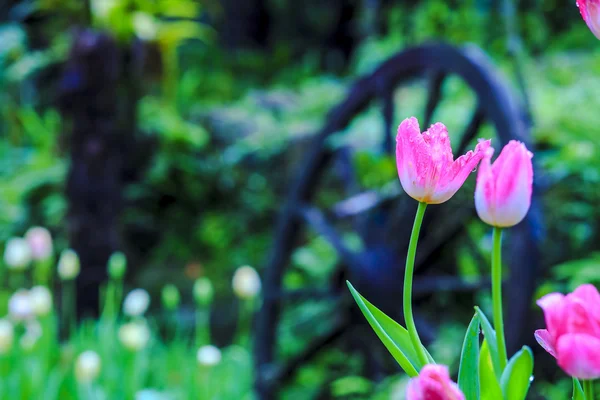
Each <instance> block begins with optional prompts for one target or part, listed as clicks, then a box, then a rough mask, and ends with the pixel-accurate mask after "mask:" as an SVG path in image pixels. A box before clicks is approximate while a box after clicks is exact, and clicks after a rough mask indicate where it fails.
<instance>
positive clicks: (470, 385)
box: [458, 313, 481, 400]
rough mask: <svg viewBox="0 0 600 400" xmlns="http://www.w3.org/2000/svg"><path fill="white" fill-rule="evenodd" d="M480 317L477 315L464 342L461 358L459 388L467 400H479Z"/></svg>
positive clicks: (468, 329)
mask: <svg viewBox="0 0 600 400" xmlns="http://www.w3.org/2000/svg"><path fill="white" fill-rule="evenodd" d="M479 324H480V321H479V315H478V314H477V313H475V315H474V316H473V319H472V320H471V323H470V324H469V327H468V328H467V332H466V333H465V340H464V342H463V347H462V354H461V356H460V369H459V370H458V387H460V389H461V390H462V392H463V393H464V395H465V398H466V399H467V400H479V398H480V392H481V389H480V382H479V380H480V378H479Z"/></svg>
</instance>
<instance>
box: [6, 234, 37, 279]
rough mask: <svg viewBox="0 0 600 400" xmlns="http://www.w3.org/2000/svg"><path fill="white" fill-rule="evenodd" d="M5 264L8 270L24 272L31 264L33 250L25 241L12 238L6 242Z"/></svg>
mask: <svg viewBox="0 0 600 400" xmlns="http://www.w3.org/2000/svg"><path fill="white" fill-rule="evenodd" d="M4 262H5V263H6V267H7V268H8V269H11V270H14V271H22V270H25V269H27V267H28V266H29V264H30V263H31V248H30V247H29V244H28V243H27V241H26V240H25V239H22V238H17V237H15V238H11V239H9V240H8V242H6V247H5V249H4Z"/></svg>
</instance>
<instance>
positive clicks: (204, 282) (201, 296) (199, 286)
mask: <svg viewBox="0 0 600 400" xmlns="http://www.w3.org/2000/svg"><path fill="white" fill-rule="evenodd" d="M213 296H214V289H213V286H212V283H211V282H210V279H208V278H198V279H196V282H194V300H196V304H198V305H199V306H202V307H206V306H208V305H209V304H210V303H212V300H213Z"/></svg>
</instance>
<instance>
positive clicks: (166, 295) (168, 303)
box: [162, 283, 181, 310]
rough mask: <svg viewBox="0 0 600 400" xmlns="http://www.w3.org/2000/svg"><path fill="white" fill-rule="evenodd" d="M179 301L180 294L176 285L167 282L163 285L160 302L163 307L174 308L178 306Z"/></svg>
mask: <svg viewBox="0 0 600 400" xmlns="http://www.w3.org/2000/svg"><path fill="white" fill-rule="evenodd" d="M180 301H181V296H180V294H179V289H177V286H175V285H173V284H170V283H169V284H168V285H165V287H163V290H162V302H163V305H164V307H165V308H166V309H167V310H174V309H176V308H177V306H179V302H180Z"/></svg>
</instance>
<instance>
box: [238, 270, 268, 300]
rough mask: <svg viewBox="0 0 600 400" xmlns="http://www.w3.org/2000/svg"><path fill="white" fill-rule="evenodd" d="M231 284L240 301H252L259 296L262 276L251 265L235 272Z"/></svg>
mask: <svg viewBox="0 0 600 400" xmlns="http://www.w3.org/2000/svg"><path fill="white" fill-rule="evenodd" d="M231 284H232V286H233V292H234V293H235V294H236V296H237V297H239V298H240V299H252V298H254V297H256V296H257V295H258V293H259V292H260V289H261V282H260V276H258V272H256V270H255V269H254V268H252V267H251V266H249V265H244V266H242V267H239V268H238V269H237V270H236V271H235V273H234V275H233V280H232V282H231Z"/></svg>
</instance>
